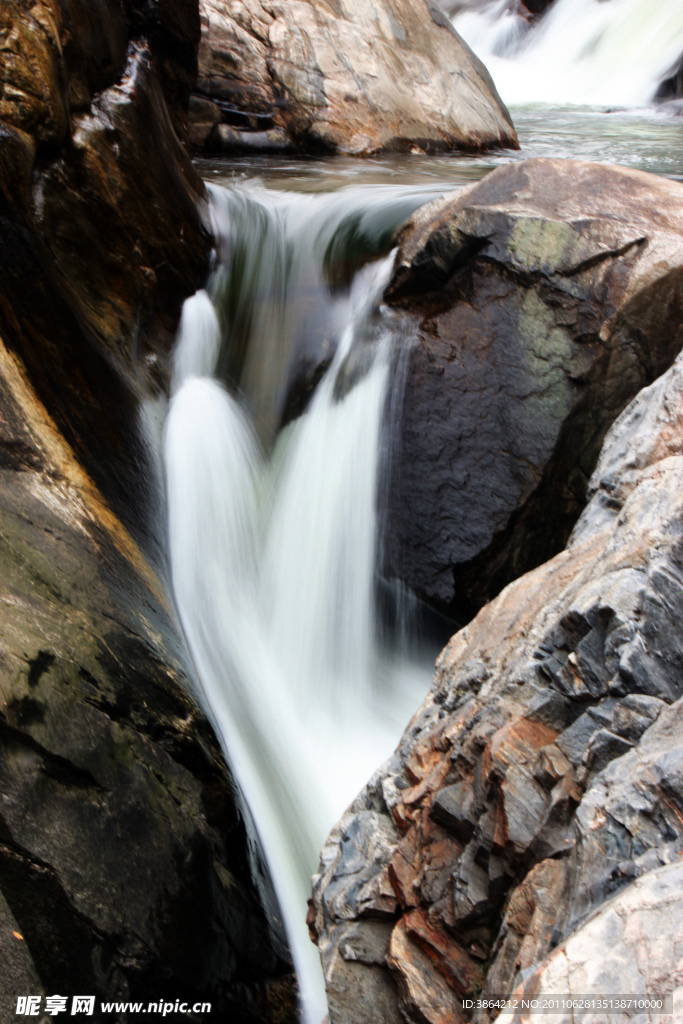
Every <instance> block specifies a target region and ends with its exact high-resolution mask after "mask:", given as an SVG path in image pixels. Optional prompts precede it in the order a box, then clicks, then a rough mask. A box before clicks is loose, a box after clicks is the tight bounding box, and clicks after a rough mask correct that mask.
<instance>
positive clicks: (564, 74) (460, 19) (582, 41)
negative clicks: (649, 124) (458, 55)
mask: <svg viewBox="0 0 683 1024" xmlns="http://www.w3.org/2000/svg"><path fill="white" fill-rule="evenodd" d="M453 24H454V26H455V28H456V30H457V31H458V32H459V33H460V35H461V36H462V37H463V38H464V39H465V40H466V41H467V42H468V43H469V45H470V46H471V47H472V49H473V50H474V51H475V53H476V54H477V55H478V56H479V57H480V58H481V59H482V60H483V61H484V63H485V64H486V66H487V67H488V69H489V71H490V72H491V75H492V76H493V80H494V81H495V83H496V86H497V88H498V91H499V92H500V94H501V96H502V98H503V100H504V101H505V102H506V103H508V104H511V105H513V104H524V103H539V102H541V103H554V104H584V105H590V106H611V105H616V106H620V107H629V106H632V107H634V106H643V105H645V104H647V103H649V102H651V101H652V99H653V98H654V95H655V93H656V91H657V87H658V85H659V83H660V82H661V81H662V79H663V78H665V77H666V75H667V74H668V73H669V72H670V71H671V69H672V67H673V66H674V65H675V64H676V63H677V61H678V60H679V59H680V57H681V54H682V53H683V3H681V2H680V0H555V3H554V4H553V5H552V6H551V7H550V8H549V10H548V11H547V12H546V14H545V15H544V16H543V17H542V18H541V19H540V20H539V21H537V22H536V23H534V24H533V25H531V26H530V27H529V26H528V24H527V22H526V21H525V19H524V18H522V17H521V15H519V13H517V12H516V8H515V7H511V5H510V2H509V0H494V2H493V3H490V4H488V5H486V6H483V7H482V6H478V7H477V8H476V9H464V10H461V11H460V12H459V13H458V14H456V16H455V17H454V18H453Z"/></svg>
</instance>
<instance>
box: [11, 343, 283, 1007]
mask: <svg viewBox="0 0 683 1024" xmlns="http://www.w3.org/2000/svg"><path fill="white" fill-rule="evenodd" d="M0 425H1V426H0V581H1V582H0V609H1V611H0V622H1V630H0V632H1V639H0V792H1V793H2V801H1V803H0V955H1V956H2V964H3V968H2V972H0V1018H1V1019H2V1020H11V1019H14V1017H15V1014H16V1011H17V997H18V996H22V995H28V994H31V995H45V996H51V995H55V994H56V993H60V994H62V995H68V996H72V995H75V994H90V995H95V996H97V997H98V1011H97V1013H96V1017H97V1019H100V1013H99V1000H100V999H108V1000H121V1001H123V1000H128V999H130V1000H135V1001H138V1000H140V1001H142V1002H144V1003H145V1005H146V1004H147V1003H148V1002H156V1001H157V1000H159V999H164V1000H170V1001H171V1002H172V1003H173V1004H175V1001H176V1000H177V999H180V1000H182V1001H183V1002H188V1003H189V1004H194V1003H195V1002H209V1003H211V1004H212V1007H213V1010H212V1014H213V1016H215V1017H216V1018H217V1019H218V1020H226V1021H227V1020H230V1021H235V1022H244V1024H247V1022H250V1024H257V1022H262V1021H278V1022H282V1021H285V1020H291V1021H294V1020H296V1019H297V1015H296V999H295V997H294V992H295V988H294V985H293V983H292V978H291V964H290V962H289V958H288V954H287V950H286V947H285V945H284V941H283V939H282V936H278V935H277V933H275V932H273V924H272V921H273V920H274V918H275V916H276V915H277V911H276V909H275V901H274V898H273V896H272V890H270V889H269V883H268V879H267V874H266V873H265V870H264V868H263V865H262V864H259V863H258V861H257V862H255V863H254V860H253V858H250V855H249V850H250V848H253V844H254V837H253V835H251V836H250V835H249V834H248V831H247V827H246V825H245V820H244V816H243V813H242V810H241V808H240V803H239V800H238V798H237V796H236V793H235V789H234V785H233V782H232V780H231V776H230V773H229V771H228V769H227V767H226V764H225V761H224V759H223V756H222V753H221V750H220V747H219V746H218V743H217V741H216V738H215V735H214V733H213V731H212V729H211V727H210V725H209V723H208V721H207V719H206V717H205V716H204V714H203V713H202V712H201V711H200V710H199V708H198V707H197V704H196V703H195V702H194V701H193V699H192V698H191V697H190V692H191V690H192V689H193V687H194V686H195V683H194V681H193V676H192V669H191V667H190V662H189V659H188V657H187V654H186V652H185V650H184V647H183V644H182V641H181V639H180V634H179V629H178V626H177V622H176V620H175V617H174V614H173V611H172V607H171V604H170V601H169V598H168V595H167V593H166V591H165V588H164V585H163V583H162V581H161V578H160V577H159V576H157V574H156V573H155V572H154V570H153V568H152V567H151V566H150V563H149V561H148V560H147V559H146V557H145V556H144V554H143V553H142V551H141V550H140V549H139V548H138V546H137V545H136V544H135V542H134V540H133V539H132V537H131V536H130V534H129V532H128V531H127V530H126V529H125V527H124V526H123V524H122V523H121V521H120V520H119V519H118V518H117V517H116V516H115V515H114V514H113V512H112V511H111V508H110V507H109V506H108V505H107V504H106V502H105V501H104V500H103V498H102V496H101V493H100V492H99V490H98V489H97V488H96V487H95V485H94V484H93V482H92V480H91V479H90V478H89V477H88V475H87V474H86V473H85V472H84V471H83V469H82V468H81V467H80V466H79V465H78V464H77V462H76V460H75V459H74V456H73V453H72V451H71V449H70V448H69V446H68V445H67V444H66V443H65V441H64V439H63V437H62V436H61V434H60V433H59V431H58V430H57V429H56V428H55V425H54V423H53V421H52V420H51V418H50V416H49V414H48V413H47V411H46V409H45V408H44V406H43V405H42V404H41V403H40V401H39V400H38V399H37V397H36V395H35V393H34V391H33V390H32V388H31V386H30V383H29V381H28V379H27V377H26V374H25V371H24V368H23V366H22V364H21V363H20V361H19V360H18V359H17V357H16V356H14V355H13V354H12V353H11V352H10V351H9V350H8V349H7V348H6V346H5V345H4V343H3V342H2V341H0ZM253 869H256V871H257V872H258V871H260V873H261V874H262V876H263V878H262V882H261V885H262V888H263V891H264V893H265V894H267V893H270V897H269V898H268V897H267V895H266V898H265V899H264V898H262V896H261V895H260V894H259V891H258V888H257V886H256V885H255V883H254V880H253V877H252V870H253ZM269 900H270V906H269V907H268V903H269ZM267 907H268V909H269V910H270V915H268V914H267V912H266V908H267ZM269 917H270V920H269ZM69 1005H70V1003H69ZM105 1018H106V1019H109V1018H108V1017H107V1015H106V1014H105V1015H104V1016H102V1019H105ZM112 1019H115V1020H117V1021H121V1022H123V1021H125V1020H128V1019H130V1018H128V1017H127V1016H126V1015H124V1014H119V1015H118V1016H117V1015H114V1016H112ZM183 1019H185V1018H184V1017H183ZM49 1020H52V1018H51V1017H48V1016H45V1017H43V1016H42V1015H41V1022H43V1024H47V1021H49Z"/></svg>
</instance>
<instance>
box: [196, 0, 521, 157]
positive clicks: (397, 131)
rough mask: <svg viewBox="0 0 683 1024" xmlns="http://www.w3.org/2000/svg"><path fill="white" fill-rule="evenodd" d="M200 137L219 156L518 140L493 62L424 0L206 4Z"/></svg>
mask: <svg viewBox="0 0 683 1024" xmlns="http://www.w3.org/2000/svg"><path fill="white" fill-rule="evenodd" d="M201 9H202V43H201V47H200V51H199V59H200V70H199V80H198V84H197V88H198V91H197V93H196V95H195V96H194V97H193V100H192V104H191V108H190V112H191V119H192V126H191V137H192V140H193V142H194V143H195V145H197V146H199V147H207V148H208V149H210V150H213V151H218V152H240V151H242V152H250V151H254V150H256V151H258V150H260V151H264V150H266V151H267V150H271V151H273V150H278V149H287V148H290V149H295V150H299V151H303V152H314V153H317V152H323V153H330V152H345V153H359V154H368V153H379V152H385V151H410V150H414V151H416V152H419V151H427V152H431V151H434V150H448V149H465V150H481V149H488V148H491V147H497V146H510V147H516V146H517V137H516V135H515V131H514V128H513V126H512V122H511V120H510V116H509V114H508V112H507V110H506V109H505V107H504V106H503V103H502V102H501V100H500V98H499V96H498V94H497V92H496V89H495V86H494V84H493V82H492V80H491V78H490V76H489V74H488V72H487V70H486V68H485V67H484V66H483V64H482V63H481V62H480V61H479V60H478V59H477V58H476V57H475V55H474V54H473V53H472V52H471V50H470V49H469V48H468V47H467V45H466V44H465V43H464V42H463V41H462V40H461V39H460V37H459V36H458V35H457V33H456V32H455V30H454V29H453V28H452V26H451V23H450V21H449V20H448V18H447V17H446V15H445V14H444V13H443V12H442V11H441V9H440V8H439V7H438V6H437V5H436V4H435V3H434V4H431V3H427V2H426V0H372V2H368V0H345V2H344V3H340V2H338V0H296V2H289V3H279V2H276V3H273V2H270V0H268V2H264V0H239V2H237V3H227V2H225V0H202V3H201Z"/></svg>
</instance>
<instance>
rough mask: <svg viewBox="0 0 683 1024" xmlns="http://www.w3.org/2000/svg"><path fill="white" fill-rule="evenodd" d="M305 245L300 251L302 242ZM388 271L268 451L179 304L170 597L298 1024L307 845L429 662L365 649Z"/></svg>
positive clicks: (330, 817)
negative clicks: (281, 939) (292, 987)
mask: <svg viewBox="0 0 683 1024" xmlns="http://www.w3.org/2000/svg"><path fill="white" fill-rule="evenodd" d="M284 220H286V218H284ZM279 222H280V224H282V223H283V222H284V221H283V217H281V216H280V217H279ZM290 241H291V238H290ZM301 244H302V245H305V246H306V248H307V249H309V248H310V246H311V238H310V237H309V238H307V239H306V238H304V239H302V243H301ZM290 255H291V254H290ZM390 266H391V261H390V260H384V261H382V262H379V263H375V264H372V265H370V266H368V267H365V268H364V269H363V270H362V271H360V272H359V273H358V274H357V275H356V278H355V281H354V284H353V287H352V289H351V293H350V296H349V298H348V301H347V304H346V324H345V327H344V329H343V330H342V331H341V335H340V337H339V341H338V347H337V350H336V354H335V356H334V359H333V362H332V364H331V366H330V367H329V369H328V371H327V373H326V375H325V376H324V378H323V379H322V381H321V383H320V385H319V386H318V389H317V391H316V393H315V395H314V397H313V400H312V403H311V406H310V408H309V410H308V412H307V413H306V414H305V415H304V416H301V417H300V418H299V419H298V420H296V421H294V422H293V423H291V424H290V425H289V426H288V427H287V428H286V429H285V430H284V431H282V432H281V433H280V435H279V438H278V440H277V443H276V445H275V448H274V450H273V452H272V454H271V456H270V457H266V456H265V455H264V453H263V451H262V450H261V449H260V447H259V442H258V440H257V434H256V430H255V427H254V422H253V420H252V415H251V413H250V412H248V411H247V408H248V406H247V404H246V403H245V402H244V401H242V400H241V399H239V398H236V397H234V396H233V395H232V394H230V393H228V391H227V390H226V389H225V388H224V387H223V385H222V384H221V383H219V382H218V381H217V380H216V379H214V378H213V377H212V376H211V375H212V373H213V372H214V370H215V366H216V361H217V360H218V356H219V353H218V345H217V338H218V321H217V320H216V315H215V312H214V310H213V307H212V306H211V303H210V301H209V298H208V295H207V294H206V293H203V292H202V293H198V294H197V295H196V296H194V297H193V298H192V299H190V300H188V302H187V303H186V304H185V308H184V312H183V318H182V325H181V330H180V334H179V341H178V346H177V350H176V354H175V370H176V379H175V393H174V397H173V399H172V401H171V404H170V409H169V413H168V418H167V423H166V434H165V464H166V475H167V490H168V505H169V532H170V549H171V559H172V573H173V584H174V590H175V595H176V600H177V603H178V607H179V611H180V616H181V620H182V623H183V627H184V630H185V633H186V636H187V639H188V643H189V646H190V650H191V652H192V655H193V658H194V661H195V664H196V667H197V670H198V675H199V677H200V680H201V685H202V687H203V691H204V696H205V699H206V701H207V702H208V704H209V706H210V709H211V711H212V714H213V717H214V720H215V721H216V722H217V723H218V728H219V731H220V733H221V738H222V740H223V743H224V747H225V749H226V751H227V753H228V756H229V759H230V762H231V764H232V766H233V769H234V771H235V773H236V775H237V778H238V780H239V782H240V785H241V788H242V790H243V792H244V794H245V797H246V800H247V802H248V805H249V807H250V810H251V813H252V815H253V818H254V821H255V824H256V827H257V829H258V832H259V835H260V837H261V840H262V843H263V847H264V849H265V853H266V857H267V860H268V863H269V867H270V870H271V874H272V877H273V881H274V884H275V889H276V892H277V895H278V898H279V901H280V906H281V909H282V912H283V916H284V919H285V924H286V928H287V933H288V938H289V941H290V946H291V949H292V953H293V957H294V961H295V966H296V969H297V974H298V978H299V984H300V987H301V991H302V1002H303V1007H302V1014H303V1018H304V1020H305V1021H306V1024H319V1022H320V1020H321V1018H322V1017H323V1015H324V1013H325V1012H326V1004H325V996H324V986H323V980H322V972H321V969H320V963H319V956H318V951H317V949H316V948H315V947H314V946H313V945H312V944H311V942H310V940H309V937H308V933H307V928H306V924H305V916H306V901H307V898H308V896H309V895H310V877H311V874H312V872H313V871H314V870H316V868H317V862H318V851H319V850H320V848H321V845H322V843H323V841H324V839H325V836H326V834H327V832H328V831H329V829H330V827H331V826H332V824H333V823H334V822H335V821H336V820H337V818H338V817H339V816H340V814H341V813H342V812H343V810H344V809H345V807H346V806H347V805H348V803H349V802H350V801H351V800H352V799H353V797H354V796H355V795H356V793H357V792H358V791H359V789H360V788H361V787H362V786H363V785H364V783H365V782H366V780H367V779H368V778H369V777H370V775H371V774H372V773H373V771H374V770H375V769H376V768H377V767H378V765H379V764H380V763H381V762H382V761H383V760H384V759H385V758H386V757H388V756H389V754H390V753H391V751H392V749H393V747H394V745H395V743H396V741H397V740H398V737H399V736H400V733H401V730H402V728H403V727H404V726H405V724H406V722H407V721H408V719H409V717H410V714H411V713H412V711H413V710H414V708H415V707H417V706H418V703H419V700H420V699H421V697H422V696H423V694H424V692H425V691H426V688H427V686H428V682H429V675H430V666H429V663H427V664H426V665H424V666H422V667H421V668H419V667H415V668H413V667H412V666H411V665H409V664H406V663H405V662H403V663H402V664H401V665H400V666H399V667H398V670H397V671H394V668H395V666H392V664H390V663H389V660H388V658H387V657H386V656H385V655H384V654H383V653H382V651H381V650H380V648H379V646H378V643H377V639H376V633H377V631H376V622H375V608H374V598H373V590H374V574H375V561H376V544H377V537H376V533H377V529H376V526H377V524H376V511H375V506H376V487H377V471H378V462H379V451H380V436H381V427H382V416H383V410H384V407H385V396H386V389H387V382H388V379H389V373H390V362H391V348H392V339H391V337H390V336H389V335H388V334H387V333H386V332H384V331H383V329H382V327H381V324H380V325H379V326H377V324H375V328H374V329H373V330H369V329H368V324H369V323H371V322H372V320H373V316H375V312H374V311H375V310H376V307H377V303H378V300H379V298H380V295H381V293H382V290H383V288H384V285H385V283H386V280H387V276H388V274H389V272H390Z"/></svg>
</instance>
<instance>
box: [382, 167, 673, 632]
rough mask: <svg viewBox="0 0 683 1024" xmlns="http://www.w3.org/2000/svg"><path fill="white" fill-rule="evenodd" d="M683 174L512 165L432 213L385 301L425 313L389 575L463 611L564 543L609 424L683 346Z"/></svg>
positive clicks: (389, 543) (412, 363) (459, 614)
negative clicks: (670, 177) (669, 176)
mask: <svg viewBox="0 0 683 1024" xmlns="http://www.w3.org/2000/svg"><path fill="white" fill-rule="evenodd" d="M682 238H683V204H682V203H681V187H680V185H679V184H678V183H677V182H671V181H667V180H665V179H663V178H659V177H655V176H654V175H648V174H643V173H639V172H636V171H630V170H626V169H624V168H617V167H606V166H600V165H596V164H587V163H579V162H573V161H559V160H530V161H527V162H523V163H512V164H508V165H507V166H505V167H502V168H500V169H499V170H497V171H494V172H493V173H492V174H490V175H488V176H487V177H486V178H484V179H483V180H482V181H481V182H479V183H478V184H475V185H473V186H470V187H468V188H466V189H463V190H462V191H460V192H456V193H455V194H451V195H449V196H446V197H445V198H443V199H442V200H439V201H437V202H436V203H435V204H434V205H432V206H428V207H425V208H423V209H421V210H419V211H418V212H417V213H416V214H415V215H414V217H413V218H412V220H411V221H409V223H408V225H407V227H406V228H405V230H404V232H403V234H402V237H401V240H400V249H399V252H398V255H397V258H396V265H395V269H394V274H393V278H392V280H391V282H390V284H389V286H388V289H387V293H386V299H387V300H388V301H389V302H390V303H391V304H392V305H393V306H395V307H396V308H403V309H405V310H406V312H407V314H408V315H409V316H410V317H412V318H413V331H414V336H415V344H414V345H413V347H412V349H411V351H410V354H409V357H408V369H407V373H406V384H405V394H404V398H403V406H402V419H401V427H400V439H399V443H398V448H397V452H396V454H395V457H394V472H393V476H392V479H391V481H390V484H389V488H388V497H387V499H386V500H387V504H388V508H387V513H386V522H387V529H386V535H385V539H384V548H385V559H386V561H385V566H384V573H385V575H386V576H387V577H389V578H398V579H400V580H402V581H403V582H404V583H406V584H407V585H408V586H409V587H411V588H412V589H413V590H414V591H415V592H416V593H417V594H418V595H419V596H420V597H422V598H424V599H425V600H427V601H428V602H430V603H432V604H433V605H435V606H436V607H437V608H439V609H440V610H442V611H445V612H447V613H449V614H451V615H452V616H453V617H455V618H456V619H459V620H460V621H466V620H467V619H468V618H470V617H471V615H472V614H473V613H474V612H475V611H476V610H477V609H478V608H480V607H481V606H482V605H483V604H485V603H486V601H488V600H490V599H491V598H492V597H494V596H495V595H496V594H497V593H498V592H499V591H500V590H501V589H502V587H504V586H505V585H506V584H507V583H509V582H510V581H511V580H512V579H515V578H516V577H517V576H519V575H521V574H522V573H524V572H526V571H527V570H529V569H531V568H533V567H534V566H536V565H538V564H540V563H542V562H543V561H545V560H546V559H547V558H549V557H551V556H552V555H554V554H555V553H556V552H557V551H559V550H561V549H562V548H563V547H564V545H565V543H566V541H567V538H568V537H569V534H570V532H571V529H572V527H573V525H574V523H575V522H576V520H577V518H578V516H579V514H580V512H581V510H582V508H583V505H584V501H585V494H586V486H587V482H588V479H589V477H590V475H591V473H592V471H593V469H594V467H595V463H596V460H597V457H598V453H599V451H600V448H601V445H602V441H603V439H604V436H605V433H606V431H607V429H608V428H609V426H610V425H611V423H612V422H613V421H614V419H615V418H616V416H617V415H618V414H619V413H620V412H621V410H622V409H623V408H624V406H625V405H626V403H627V402H628V401H629V400H630V399H631V398H632V397H633V396H634V395H635V394H636V393H637V392H638V391H639V389H640V388H641V387H643V386H644V385H646V384H648V383H650V382H651V381H652V380H653V379H654V378H655V377H657V376H658V375H659V374H660V373H662V372H663V371H664V370H665V369H666V368H667V366H669V365H670V363H671V361H672V359H673V358H674V356H675V355H676V353H677V352H678V351H679V350H680V348H681V346H682V345H683V327H682V325H681V308H682V304H683V247H682V245H681V241H682Z"/></svg>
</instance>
